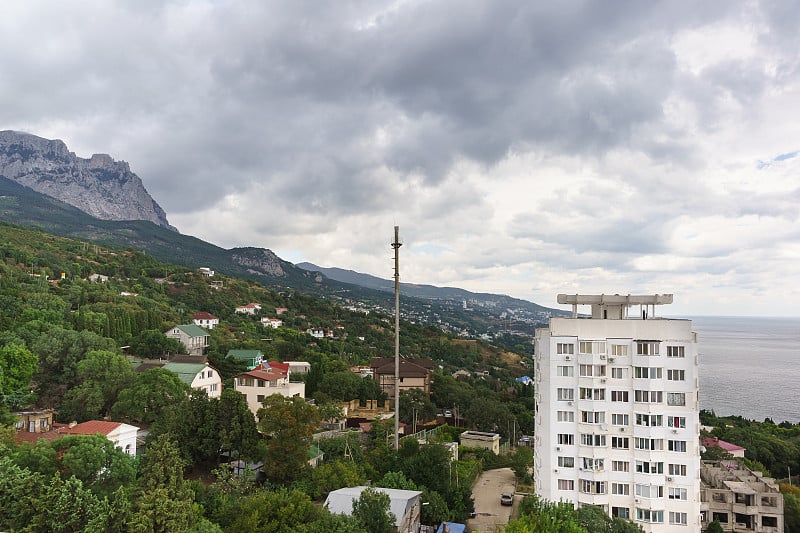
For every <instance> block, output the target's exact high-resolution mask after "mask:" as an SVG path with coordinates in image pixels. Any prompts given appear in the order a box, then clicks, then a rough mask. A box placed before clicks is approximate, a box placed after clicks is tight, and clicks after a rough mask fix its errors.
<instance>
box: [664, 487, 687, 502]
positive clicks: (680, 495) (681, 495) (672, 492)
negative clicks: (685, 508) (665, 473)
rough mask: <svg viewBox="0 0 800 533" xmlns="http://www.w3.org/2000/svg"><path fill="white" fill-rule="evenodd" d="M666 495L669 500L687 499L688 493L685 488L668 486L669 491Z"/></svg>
mask: <svg viewBox="0 0 800 533" xmlns="http://www.w3.org/2000/svg"><path fill="white" fill-rule="evenodd" d="M667 497H668V498H669V499H670V500H686V499H688V494H687V492H686V489H683V488H680V487H670V488H669V491H668V492H667Z"/></svg>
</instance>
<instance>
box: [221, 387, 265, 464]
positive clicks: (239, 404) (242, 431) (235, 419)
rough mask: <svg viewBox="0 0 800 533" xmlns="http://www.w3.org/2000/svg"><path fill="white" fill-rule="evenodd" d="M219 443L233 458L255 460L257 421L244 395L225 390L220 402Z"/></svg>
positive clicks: (257, 438)
mask: <svg viewBox="0 0 800 533" xmlns="http://www.w3.org/2000/svg"><path fill="white" fill-rule="evenodd" d="M217 409H218V413H217V420H218V422H219V443H220V449H221V450H222V451H227V452H230V456H231V457H243V458H247V459H255V458H256V456H257V454H258V450H259V448H258V443H259V439H260V437H259V435H258V428H257V427H256V420H255V418H254V417H253V413H252V412H251V411H250V408H249V407H248V406H247V400H246V399H245V397H244V396H243V395H242V393H240V392H237V391H235V390H233V389H224V390H223V391H222V395H221V396H220V398H219V400H218V408H217Z"/></svg>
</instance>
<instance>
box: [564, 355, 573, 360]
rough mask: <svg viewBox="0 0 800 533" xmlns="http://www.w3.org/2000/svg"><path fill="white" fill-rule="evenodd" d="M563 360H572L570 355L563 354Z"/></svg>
mask: <svg viewBox="0 0 800 533" xmlns="http://www.w3.org/2000/svg"><path fill="white" fill-rule="evenodd" d="M564 360H565V361H572V357H570V356H568V355H565V356H564Z"/></svg>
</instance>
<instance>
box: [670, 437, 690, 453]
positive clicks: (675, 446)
mask: <svg viewBox="0 0 800 533" xmlns="http://www.w3.org/2000/svg"><path fill="white" fill-rule="evenodd" d="M667 449H668V450H669V451H671V452H681V453H686V441H685V440H670V441H668V444H667Z"/></svg>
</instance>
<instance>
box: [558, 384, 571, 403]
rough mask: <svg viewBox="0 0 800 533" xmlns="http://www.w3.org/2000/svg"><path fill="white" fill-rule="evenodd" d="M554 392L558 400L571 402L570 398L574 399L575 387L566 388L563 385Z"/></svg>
mask: <svg viewBox="0 0 800 533" xmlns="http://www.w3.org/2000/svg"><path fill="white" fill-rule="evenodd" d="M556 393H557V395H558V401H559V402H571V401H572V400H574V399H575V389H566V388H563V387H559V388H558V389H557V390H556Z"/></svg>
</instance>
